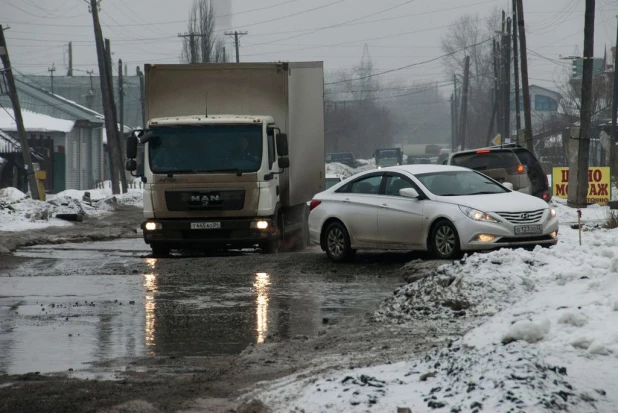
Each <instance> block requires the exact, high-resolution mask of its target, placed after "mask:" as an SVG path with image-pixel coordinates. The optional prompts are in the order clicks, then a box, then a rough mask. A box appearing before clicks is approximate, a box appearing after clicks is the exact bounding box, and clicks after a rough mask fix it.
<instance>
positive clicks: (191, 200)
mask: <svg viewBox="0 0 618 413" xmlns="http://www.w3.org/2000/svg"><path fill="white" fill-rule="evenodd" d="M165 203H166V204H167V210H168V211H239V210H241V209H243V208H244V206H245V190H244V189H226V190H220V191H217V190H212V191H190V190H189V191H183V190H167V191H165Z"/></svg>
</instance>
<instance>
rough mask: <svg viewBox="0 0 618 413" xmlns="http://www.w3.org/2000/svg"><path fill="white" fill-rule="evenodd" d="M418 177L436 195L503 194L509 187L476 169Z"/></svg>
mask: <svg viewBox="0 0 618 413" xmlns="http://www.w3.org/2000/svg"><path fill="white" fill-rule="evenodd" d="M416 178H417V179H418V180H419V181H421V183H422V184H423V185H424V186H425V188H427V189H428V190H429V192H431V193H432V194H434V195H438V196H466V195H485V194H502V193H505V192H508V190H507V189H505V188H504V187H502V186H500V185H498V184H497V183H495V182H494V181H492V180H491V179H489V178H488V177H487V176H485V175H483V174H480V173H478V172H474V171H452V172H434V173H427V174H420V175H416Z"/></svg>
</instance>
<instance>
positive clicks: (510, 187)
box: [502, 182, 514, 191]
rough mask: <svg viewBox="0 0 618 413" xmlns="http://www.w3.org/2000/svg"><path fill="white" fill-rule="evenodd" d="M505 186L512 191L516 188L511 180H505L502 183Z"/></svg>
mask: <svg viewBox="0 0 618 413" xmlns="http://www.w3.org/2000/svg"><path fill="white" fill-rule="evenodd" d="M502 186H503V187H505V188H506V189H510V190H511V191H513V190H514V187H513V184H512V183H510V182H505V183H503V184H502Z"/></svg>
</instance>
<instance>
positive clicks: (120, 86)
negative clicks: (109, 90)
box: [118, 59, 124, 148]
mask: <svg viewBox="0 0 618 413" xmlns="http://www.w3.org/2000/svg"><path fill="white" fill-rule="evenodd" d="M122 82H123V77H122V59H118V106H120V107H119V108H118V124H119V126H118V127H119V128H120V137H121V139H120V143H122V142H124V85H123V84H122ZM120 147H121V148H122V146H120Z"/></svg>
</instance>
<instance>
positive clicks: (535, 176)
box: [447, 145, 551, 201]
mask: <svg viewBox="0 0 618 413" xmlns="http://www.w3.org/2000/svg"><path fill="white" fill-rule="evenodd" d="M447 164H448V165H455V166H462V167H465V168H470V169H474V170H475V171H479V172H482V173H483V174H485V175H487V176H489V177H490V178H493V179H495V180H496V181H498V182H500V183H505V182H509V183H511V184H513V188H514V189H515V190H516V191H519V192H523V193H525V194H530V195H533V196H536V197H538V198H541V199H543V200H545V201H549V200H550V199H551V191H550V187H549V181H548V179H547V174H545V172H544V171H543V167H542V166H541V163H540V162H539V161H538V160H537V159H536V157H535V156H534V154H533V153H532V152H530V151H529V150H528V149H526V148H524V147H522V146H519V145H503V146H492V147H488V148H480V149H474V150H468V151H461V152H456V153H453V154H451V156H450V157H449V158H448V161H447Z"/></svg>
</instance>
